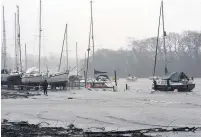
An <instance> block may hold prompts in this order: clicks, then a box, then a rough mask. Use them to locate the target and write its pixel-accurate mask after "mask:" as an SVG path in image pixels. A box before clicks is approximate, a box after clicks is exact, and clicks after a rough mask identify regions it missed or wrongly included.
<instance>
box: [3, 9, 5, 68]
mask: <svg viewBox="0 0 201 137" xmlns="http://www.w3.org/2000/svg"><path fill="white" fill-rule="evenodd" d="M3 55H4V63H3V65H4V69H6V27H5V15H4V6H3Z"/></svg>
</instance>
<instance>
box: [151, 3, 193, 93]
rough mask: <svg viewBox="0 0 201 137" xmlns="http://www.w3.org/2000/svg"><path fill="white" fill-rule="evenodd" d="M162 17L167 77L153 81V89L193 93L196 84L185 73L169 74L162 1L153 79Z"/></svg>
mask: <svg viewBox="0 0 201 137" xmlns="http://www.w3.org/2000/svg"><path fill="white" fill-rule="evenodd" d="M161 16H162V21H163V22H162V23H163V48H164V53H165V63H166V64H165V76H164V77H162V78H159V79H158V80H155V79H154V80H153V85H152V87H153V89H154V90H159V91H178V92H185V91H192V90H193V89H194V88H195V83H194V81H193V78H192V79H189V78H188V76H187V75H186V74H185V73H184V72H173V73H169V72H168V69H167V64H168V62H167V55H166V48H165V36H166V32H165V29H164V13H163V1H161V6H160V16H159V24H158V35H157V45H156V53H155V62H154V72H153V77H155V70H156V60H157V49H158V41H159V32H160V20H161Z"/></svg>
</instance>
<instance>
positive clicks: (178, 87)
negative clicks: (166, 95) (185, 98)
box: [153, 72, 195, 92]
mask: <svg viewBox="0 0 201 137" xmlns="http://www.w3.org/2000/svg"><path fill="white" fill-rule="evenodd" d="M194 88H195V83H194V82H193V80H190V79H189V78H188V77H187V76H186V75H185V74H184V73H183V72H174V73H172V74H171V75H169V76H167V77H164V78H161V79H159V80H155V81H154V83H153V89H155V90H159V91H178V92H191V91H192V90H193V89H194Z"/></svg>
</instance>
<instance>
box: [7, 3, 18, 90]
mask: <svg viewBox="0 0 201 137" xmlns="http://www.w3.org/2000/svg"><path fill="white" fill-rule="evenodd" d="M16 34H17V40H16ZM14 40H15V63H16V68H15V69H13V70H11V72H10V75H9V77H8V79H7V81H8V82H7V84H8V88H14V86H15V85H17V86H19V85H22V64H21V63H22V61H21V45H20V24H19V6H17V20H16V13H15V39H14ZM17 46H18V48H17ZM17 49H19V52H20V69H21V70H19V66H18V65H19V64H18V50H17Z"/></svg>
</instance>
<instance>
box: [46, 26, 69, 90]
mask: <svg viewBox="0 0 201 137" xmlns="http://www.w3.org/2000/svg"><path fill="white" fill-rule="evenodd" d="M67 26H68V25H67V24H66V27H65V32H64V39H63V45H62V50H61V56H60V63H59V69H58V73H55V74H50V75H49V76H48V77H47V82H48V83H49V84H50V86H51V88H52V89H56V87H61V86H62V87H63V88H64V87H66V86H67V83H68V75H69V70H68V43H67ZM65 39H66V61H67V62H66V63H67V69H66V71H65V72H60V67H61V60H62V54H63V49H64V42H65Z"/></svg>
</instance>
